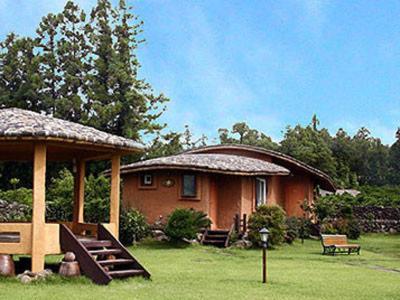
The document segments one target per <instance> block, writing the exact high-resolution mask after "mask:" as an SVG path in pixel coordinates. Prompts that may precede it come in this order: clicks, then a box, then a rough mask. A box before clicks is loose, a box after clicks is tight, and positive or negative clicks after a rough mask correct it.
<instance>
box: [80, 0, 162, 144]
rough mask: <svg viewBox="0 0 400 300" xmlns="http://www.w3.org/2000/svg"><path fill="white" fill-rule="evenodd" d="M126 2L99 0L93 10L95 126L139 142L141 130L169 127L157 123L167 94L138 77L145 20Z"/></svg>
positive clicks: (149, 130)
mask: <svg viewBox="0 0 400 300" xmlns="http://www.w3.org/2000/svg"><path fill="white" fill-rule="evenodd" d="M130 11H131V7H127V5H126V3H125V1H122V0H121V1H120V2H119V5H118V6H117V7H116V8H113V7H112V6H111V3H110V2H109V1H108V0H99V1H98V4H97V6H96V7H95V8H94V9H93V10H92V13H91V24H92V30H91V34H90V39H91V43H92V45H93V54H94V57H93V66H94V68H93V71H92V72H91V75H90V76H89V78H90V81H89V91H90V92H89V94H88V96H89V99H88V100H89V101H91V102H92V103H93V109H94V110H95V111H96V118H95V119H94V120H92V121H93V123H94V125H95V126H96V127H98V128H101V129H103V130H106V131H109V132H112V133H115V134H120V135H124V136H127V137H130V138H133V139H136V140H139V139H140V138H141V132H150V133H154V132H157V131H159V130H161V129H162V128H164V127H165V125H164V124H158V123H157V122H156V121H157V119H158V118H159V117H160V116H161V114H162V113H163V112H164V110H165V107H164V103H165V102H166V101H167V100H168V99H167V98H166V97H165V96H164V95H162V94H160V95H154V94H153V90H152V88H151V86H150V85H149V84H148V83H147V82H146V81H145V80H143V79H139V78H138V71H139V69H140V67H141V66H140V63H139V61H138V59H137V56H136V50H137V48H138V46H139V44H140V43H141V42H142V39H141V38H140V34H141V33H142V29H141V26H142V24H143V22H142V21H139V20H138V18H137V16H135V15H133V14H132V13H131V12H130Z"/></svg>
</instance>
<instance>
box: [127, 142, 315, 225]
mask: <svg viewBox="0 0 400 300" xmlns="http://www.w3.org/2000/svg"><path fill="white" fill-rule="evenodd" d="M213 152H216V153H225V154H235V155H244V156H248V157H254V158H258V159H263V160H266V161H271V159H270V158H269V157H267V156H266V155H264V154H260V153H255V152H249V151H240V150H221V149H219V150H218V151H213ZM153 174H154V180H155V184H154V187H152V188H141V187H140V186H139V180H138V178H139V177H138V175H137V174H135V173H133V174H126V175H123V176H122V178H123V190H122V199H123V202H122V203H123V206H125V207H133V208H136V209H138V210H139V211H141V212H142V213H143V214H144V215H145V216H146V218H147V221H148V222H150V223H153V222H155V221H156V220H158V219H159V217H160V216H162V217H163V219H164V220H166V218H167V217H168V215H169V214H170V213H171V212H172V211H173V210H174V209H175V208H194V209H196V210H201V211H204V212H205V213H207V214H208V215H209V217H210V219H211V220H212V222H213V227H214V228H225V229H228V228H230V226H231V225H232V223H233V217H234V216H235V214H240V215H243V214H247V215H248V216H250V215H251V213H252V212H253V211H254V210H255V195H256V192H255V177H247V176H231V175H219V174H209V173H202V172H199V173H197V178H198V181H197V183H198V184H197V187H198V192H197V195H198V196H197V198H196V199H183V198H182V197H181V176H182V174H183V173H182V171H167V170H164V171H161V170H160V171H157V172H153ZM167 179H172V180H173V181H174V182H175V184H174V185H173V186H171V187H166V186H165V184H163V183H164V182H165V180H167ZM266 179H267V182H268V194H267V204H276V205H280V206H281V207H282V208H284V209H285V211H286V214H287V215H288V216H301V215H302V214H303V211H302V209H301V207H300V205H301V204H302V202H303V201H304V199H308V201H310V202H313V200H314V199H313V198H314V194H313V190H314V182H313V179H312V177H310V176H309V175H307V174H305V173H301V172H298V171H295V172H292V174H291V175H289V176H268V177H266Z"/></svg>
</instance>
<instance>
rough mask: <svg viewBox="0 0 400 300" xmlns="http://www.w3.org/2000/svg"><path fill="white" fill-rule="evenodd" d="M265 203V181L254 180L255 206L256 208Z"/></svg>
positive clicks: (260, 179) (261, 179)
mask: <svg viewBox="0 0 400 300" xmlns="http://www.w3.org/2000/svg"><path fill="white" fill-rule="evenodd" d="M266 203H267V180H265V179H264V178H256V205H257V207H258V206H260V205H262V204H266Z"/></svg>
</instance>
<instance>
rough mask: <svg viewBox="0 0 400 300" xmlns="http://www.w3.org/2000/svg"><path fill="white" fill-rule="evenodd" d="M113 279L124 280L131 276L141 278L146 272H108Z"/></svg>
mask: <svg viewBox="0 0 400 300" xmlns="http://www.w3.org/2000/svg"><path fill="white" fill-rule="evenodd" d="M107 273H108V275H110V276H111V277H112V278H117V277H118V278H122V277H130V276H141V275H144V274H145V272H144V271H143V270H118V271H109V272H107Z"/></svg>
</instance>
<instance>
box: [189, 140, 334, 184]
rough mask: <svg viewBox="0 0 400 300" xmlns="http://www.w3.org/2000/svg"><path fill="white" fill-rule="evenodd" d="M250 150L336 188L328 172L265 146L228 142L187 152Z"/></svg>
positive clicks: (230, 152)
mask: <svg viewBox="0 0 400 300" xmlns="http://www.w3.org/2000/svg"><path fill="white" fill-rule="evenodd" d="M243 150H244V151H249V152H252V153H256V154H258V155H259V154H262V155H265V156H267V157H270V158H271V159H272V162H274V163H276V164H278V165H282V166H283V167H285V168H287V169H289V170H290V171H291V172H292V171H293V169H294V168H297V169H300V170H302V171H304V172H306V173H309V174H311V175H312V176H314V177H315V178H316V179H317V181H318V182H319V183H320V185H321V187H322V188H324V189H327V190H330V191H331V190H336V187H335V183H334V182H333V180H332V178H331V177H330V176H329V175H327V174H326V173H324V172H322V171H321V170H318V169H316V168H314V167H311V166H309V165H307V164H306V163H304V162H302V161H300V160H298V159H295V158H293V157H291V156H289V155H286V154H283V153H280V152H277V151H273V150H267V149H265V148H261V147H256V146H248V145H241V144H228V145H214V146H205V147H200V148H197V149H194V150H189V151H187V152H185V153H189V154H198V153H229V154H233V153H234V151H236V152H237V151H239V152H240V151H243Z"/></svg>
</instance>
